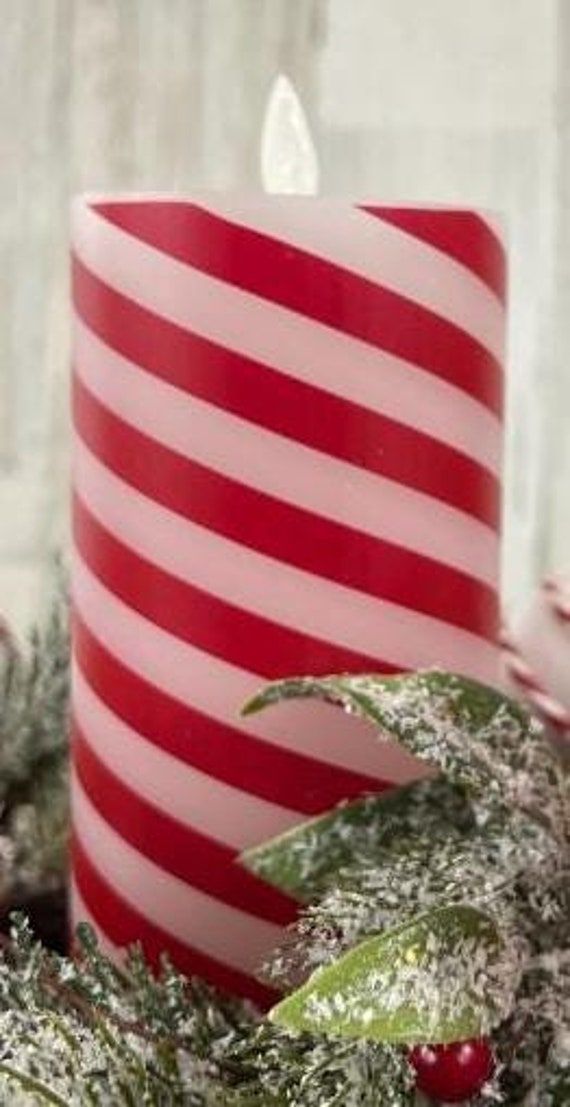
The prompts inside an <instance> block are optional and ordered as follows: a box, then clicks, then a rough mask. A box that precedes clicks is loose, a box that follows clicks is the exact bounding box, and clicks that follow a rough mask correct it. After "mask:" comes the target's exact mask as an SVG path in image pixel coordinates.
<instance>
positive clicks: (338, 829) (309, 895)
mask: <svg viewBox="0 0 570 1107" xmlns="http://www.w3.org/2000/svg"><path fill="white" fill-rule="evenodd" d="M471 824H472V815H471V813H470V811H469V808H468V806H467V805H466V802H465V795H464V793H463V791H461V790H459V789H457V788H456V787H454V786H452V785H451V784H450V783H449V782H448V781H446V780H444V779H443V778H441V777H440V778H438V779H435V780H420V781H415V782H414V783H413V784H408V785H406V786H405V787H403V788H394V789H392V790H389V791H386V792H384V793H382V794H381V795H378V796H364V797H363V798H362V799H358V800H355V801H353V802H352V803H344V804H341V805H340V806H339V807H337V808H335V809H334V810H332V811H327V812H326V814H324V815H320V816H319V817H317V818H315V819H309V820H308V821H306V822H304V823H300V824H299V825H298V826H295V827H293V828H292V829H291V830H288V831H286V832H285V833H284V834H281V835H279V836H278V837H276V838H273V839H271V840H270V841H268V842H264V843H263V844H262V845H259V846H254V847H253V848H251V849H249V850H246V851H245V853H243V854H242V856H241V862H242V864H243V865H245V867H246V868H247V869H249V870H250V871H251V872H254V873H255V874H256V875H257V876H260V877H261V878H262V879H263V880H265V881H267V883H268V884H272V885H274V887H276V888H280V889H281V890H283V891H285V892H287V893H288V894H289V895H291V896H293V897H294V898H296V899H297V900H299V901H300V902H301V903H309V902H311V901H312V900H315V899H317V898H319V897H320V896H321V895H323V894H324V892H326V891H327V890H328V889H329V888H330V887H331V885H332V884H333V883H334V881H335V878H336V877H337V875H338V873H339V871H340V870H341V869H345V868H348V867H349V866H354V865H363V864H373V863H378V862H379V861H380V860H381V859H382V855H383V854H384V853H385V851H386V850H387V849H389V848H390V847H391V845H392V844H395V845H396V846H398V847H400V848H402V847H404V846H405V844H406V841H407V840H409V839H410V838H414V839H415V838H417V836H418V835H419V834H422V835H426V834H428V835H432V834H433V835H436V834H439V835H441V834H442V833H445V832H446V831H447V830H451V829H453V830H454V831H455V832H458V831H460V830H462V829H466V828H467V827H470V826H471Z"/></svg>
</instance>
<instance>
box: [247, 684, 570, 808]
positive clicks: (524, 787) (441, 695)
mask: <svg viewBox="0 0 570 1107" xmlns="http://www.w3.org/2000/svg"><path fill="white" fill-rule="evenodd" d="M299 697H309V698H315V699H321V700H325V701H327V702H329V703H334V704H338V705H339V706H341V707H342V708H344V710H345V711H347V712H349V713H353V714H357V715H359V716H361V717H362V718H364V719H367V720H368V721H369V722H371V723H373V724H374V725H376V726H377V728H378V729H379V731H380V733H381V734H382V735H384V736H386V735H387V736H390V737H392V738H395V739H396V740H397V741H399V742H401V743H402V745H403V746H405V747H406V749H408V750H409V751H410V752H411V753H412V754H414V755H415V756H416V757H418V758H420V759H421V760H423V761H427V762H429V763H430V764H432V765H435V766H437V767H438V768H439V769H441V770H442V772H443V773H444V774H445V775H446V776H447V777H448V778H449V779H450V780H452V781H454V782H456V783H458V784H460V785H462V786H464V787H466V788H467V789H469V790H470V791H471V792H472V793H474V794H475V795H478V796H484V798H485V800H486V802H488V803H491V802H493V800H497V801H499V802H503V803H506V804H507V805H508V804H516V803H517V802H519V798H520V797H521V796H522V797H523V798H524V804H525V805H526V806H527V807H531V808H533V810H535V811H536V812H537V813H539V817H540V818H541V819H542V821H544V822H545V823H546V822H548V823H549V824H550V825H551V826H555V825H558V826H560V824H561V821H562V817H563V816H562V811H563V803H562V798H561V795H562V793H561V787H562V786H561V773H560V770H559V767H558V765H557V762H556V759H555V757H554V755H553V753H552V751H551V750H550V749H549V747H548V744H547V743H546V741H545V740H544V738H543V735H542V731H541V728H540V726H539V724H537V723H535V722H534V721H533V720H532V718H531V717H530V715H529V714H528V712H527V711H526V709H525V708H523V707H521V705H520V704H518V703H517V702H516V701H514V700H512V699H510V698H509V697H508V696H505V695H503V694H502V693H501V692H498V691H497V690H496V689H494V688H488V687H486V686H485V685H482V684H479V683H478V682H477V681H474V680H469V679H468V678H467V677H464V676H458V675H456V674H454V673H446V672H441V671H438V670H428V671H425V672H419V673H409V674H403V675H400V676H389V677H384V676H381V675H377V674H374V673H372V674H363V675H358V676H353V675H341V676H330V677H300V678H292V679H289V680H281V681H277V682H275V683H273V684H270V685H268V686H267V687H266V688H265V689H263V690H262V691H261V692H260V693H259V694H258V695H257V696H254V698H253V699H252V700H250V701H249V703H247V704H246V705H245V707H244V709H243V712H244V714H246V715H251V714H254V713H255V712H257V711H261V710H262V709H263V708H265V707H268V706H269V705H270V704H275V703H278V702H279V701H281V700H287V699H295V698H299Z"/></svg>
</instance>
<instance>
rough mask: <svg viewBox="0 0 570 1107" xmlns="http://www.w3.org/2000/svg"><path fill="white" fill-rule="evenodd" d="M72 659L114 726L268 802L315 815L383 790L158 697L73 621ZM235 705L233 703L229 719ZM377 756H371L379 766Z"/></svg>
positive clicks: (377, 782) (369, 779) (380, 784)
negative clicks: (118, 721) (120, 723)
mask: <svg viewBox="0 0 570 1107" xmlns="http://www.w3.org/2000/svg"><path fill="white" fill-rule="evenodd" d="M74 654H75V658H76V660H77V663H78V664H79V666H80V668H81V671H82V672H83V674H84V676H85V679H86V680H87V682H88V684H89V685H90V686H91V688H92V689H93V691H94V692H95V694H96V695H97V696H98V697H99V699H100V700H101V701H102V702H103V703H104V704H106V706H107V707H108V708H109V710H110V711H112V712H113V713H114V714H115V715H116V716H117V717H118V718H119V719H122V720H123V722H125V723H126V724H127V726H129V727H131V728H132V730H134V731H136V732H137V733H138V734H140V735H141V736H142V737H143V738H146V739H147V741H149V742H152V744H153V745H155V746H157V747H158V749H161V750H164V751H165V752H166V753H170V754H172V755H173V756H174V757H177V758H179V759H180V761H183V762H184V763H185V764H187V765H191V766H192V767H193V768H195V769H198V770H199V771H200V772H203V773H207V774H208V775H209V776H212V777H214V778H215V779H216V780H220V781H223V782H224V783H225V784H229V785H230V786H231V787H233V788H238V789H240V790H241V791H243V792H247V793H249V794H251V795H254V796H259V797H260V798H261V799H265V800H267V801H268V802H269V803H275V804H277V805H278V806H280V807H285V808H288V809H290V810H291V811H298V812H299V814H300V815H307V816H309V815H319V814H321V813H322V812H323V811H326V810H328V809H329V808H330V807H335V806H336V805H337V804H338V803H341V802H342V800H344V799H347V798H353V797H356V796H359V795H364V794H366V793H368V792H379V791H382V790H383V789H384V788H386V787H389V785H388V783H387V782H386V781H383V780H382V779H381V778H380V776H379V777H378V778H375V777H373V776H365V775H364V774H363V773H358V772H352V771H351V770H350V769H344V768H341V767H340V766H337V765H332V764H328V763H324V762H322V761H317V760H316V759H315V758H312V757H309V756H307V755H305V754H301V753H293V752H290V751H289V750H287V749H283V748H281V747H280V746H277V745H273V744H272V743H270V742H265V741H264V740H263V739H262V738H256V737H254V736H253V735H251V734H246V733H244V732H243V731H241V730H238V729H237V728H234V727H232V726H230V725H229V724H228V723H221V722H218V721H217V720H215V719H212V718H210V717H209V716H208V715H205V714H204V713H203V712H201V711H199V710H197V709H196V708H193V707H189V706H188V705H187V704H184V703H181V702H180V700H177V699H175V698H174V697H173V696H170V695H168V694H167V693H166V692H162V691H161V690H160V689H159V688H157V687H156V686H155V685H153V684H150V683H149V682H148V681H146V680H144V679H143V678H142V677H139V676H137V675H136V673H134V672H132V671H131V670H130V669H128V668H127V666H126V665H124V664H123V663H122V662H121V661H119V660H118V659H117V658H116V657H115V656H114V655H113V654H112V653H111V652H110V651H109V650H108V649H107V648H106V647H105V646H103V645H102V643H101V642H99V641H98V639H97V638H96V637H95V636H94V635H93V634H92V633H91V631H90V630H89V629H88V627H87V626H86V625H85V623H84V622H83V620H82V619H81V617H80V615H79V613H78V611H77V610H76V611H75V614H74ZM239 707H240V704H236V715H237V712H238V710H239ZM381 758H382V753H381V750H379V751H378V763H379V766H380V765H381Z"/></svg>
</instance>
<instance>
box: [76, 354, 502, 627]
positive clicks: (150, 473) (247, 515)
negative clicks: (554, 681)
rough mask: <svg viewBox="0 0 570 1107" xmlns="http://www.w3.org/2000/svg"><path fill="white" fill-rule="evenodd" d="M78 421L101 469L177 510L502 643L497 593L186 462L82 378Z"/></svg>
mask: <svg viewBox="0 0 570 1107" xmlns="http://www.w3.org/2000/svg"><path fill="white" fill-rule="evenodd" d="M74 416H75V425H76V429H77V432H78V433H79V434H80V436H81V437H82V438H83V440H84V442H85V443H86V445H87V446H88V447H89V449H90V450H91V451H92V452H93V453H94V454H96V456H97V457H98V458H99V459H100V460H101V461H102V462H103V464H105V465H107V466H108V467H109V468H110V469H112V470H113V472H114V473H116V474H117V475H118V476H120V477H121V479H122V480H125V481H126V482H127V483H129V484H131V485H133V486H134V487H135V488H137V489H139V491H141V492H143V493H144V494H145V495H146V496H148V497H149V498H150V499H153V500H155V501H156V502H158V503H161V504H163V505H164V506H165V507H167V508H169V509H170V510H172V511H175V512H178V513H179V514H181V515H183V516H185V517H186V518H188V519H192V520H193V521H194V522H195V523H199V524H200V525H201V526H204V527H207V528H208V529H210V530H213V531H215V532H216V533H218V534H223V535H224V536H225V537H226V538H229V539H231V540H232V541H235V542H239V543H240V544H241V545H244V546H247V547H249V548H251V549H254V550H257V551H259V552H261V553H264V554H266V555H268V556H269V557H274V558H277V559H278V560H279V561H284V562H287V563H288V564H291V565H296V566H297V567H298V568H300V569H304V570H305V571H306V572H309V573H314V574H316V575H317V576H323V577H327V578H328V579H329V580H334V581H336V582H337V583H338V584H343V585H346V586H348V587H349V588H355V589H358V590H359V591H361V592H364V593H367V594H369V595H372V596H377V597H378V598H380V599H385V600H390V601H391V602H393V603H396V604H398V605H400V606H404V607H408V608H410V609H411V610H412V611H422V612H424V613H425V614H426V615H431V616H433V617H434V618H436V619H441V620H443V621H445V622H447V623H450V624H452V625H453V626H457V627H461V628H464V629H466V630H470V631H472V632H473V633H475V634H479V635H481V636H482V637H484V638H491V639H493V640H494V639H495V635H496V625H497V597H496V594H495V593H494V591H493V590H492V589H491V588H490V587H488V586H487V585H485V584H483V583H482V582H481V581H477V580H475V579H474V578H472V577H470V576H468V575H467V574H466V573H463V572H461V571H460V570H458V569H454V568H451V567H450V566H447V565H443V564H442V563H440V562H438V561H435V560H433V559H432V558H429V557H424V556H423V555H421V554H418V553H414V552H412V551H411V550H407V549H404V548H403V547H401V546H396V545H394V544H393V543H390V542H387V541H384V540H383V539H380V538H376V537H373V536H372V535H369V534H364V533H362V532H360V531H357V530H354V529H353V528H352V527H349V526H345V525H343V524H341V523H338V522H333V521H332V520H329V519H325V518H323V517H321V516H319V515H314V514H312V513H311V512H309V511H306V510H304V509H302V508H299V507H296V506H292V505H290V504H287V503H284V502H283V501H281V500H278V499H276V498H275V497H273V496H270V495H267V494H265V493H263V492H259V491H257V490H256V489H253V488H250V487H248V486H246V485H244V484H240V483H239V482H238V481H236V480H233V479H231V478H230V477H226V476H222V474H220V473H217V472H214V471H213V470H211V469H208V468H206V467H205V466H203V465H200V464H199V463H198V462H195V461H191V460H190V459H188V458H185V457H182V456H181V455H180V454H178V453H176V452H175V451H173V450H169V449H167V448H166V447H165V446H163V445H161V444H160V443H159V442H157V441H156V440H154V439H152V438H149V437H148V436H147V435H146V434H143V433H142V432H141V431H138V430H135V428H134V427H131V426H130V425H129V424H127V423H125V422H123V420H121V419H119V418H118V417H117V416H116V415H114V414H113V413H112V412H111V411H110V410H109V409H107V408H106V407H104V406H103V405H102V404H101V403H100V402H99V401H98V400H97V399H96V398H95V396H94V395H93V394H92V393H91V392H89V390H88V389H86V388H85V386H84V385H83V384H82V383H81V381H80V380H79V379H78V377H77V375H76V377H75V383H74ZM426 525H427V523H426Z"/></svg>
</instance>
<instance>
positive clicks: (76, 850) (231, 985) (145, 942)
mask: <svg viewBox="0 0 570 1107" xmlns="http://www.w3.org/2000/svg"><path fill="white" fill-rule="evenodd" d="M72 865H73V873H74V876H75V881H76V883H77V888H78V891H79V894H80V895H81V898H82V899H83V901H84V903H85V906H86V907H87V909H88V911H89V913H90V915H91V916H92V917H93V920H94V921H95V923H96V924H97V926H99V927H100V928H101V930H102V931H103V933H104V934H105V935H106V936H107V938H108V939H109V940H110V941H111V942H112V943H113V945H116V946H118V947H119V948H124V947H126V946H130V945H133V944H134V943H135V942H140V943H141V945H142V948H143V950H144V954H145V957H146V959H147V961H148V963H149V964H150V965H151V967H152V968H153V969H156V970H157V971H158V970H159V969H160V967H161V958H162V955H163V954H164V953H165V952H167V953H168V955H169V957H170V959H171V961H172V963H173V964H174V965H175V966H176V967H177V968H178V970H179V971H180V972H182V973H185V974H186V975H187V976H198V977H200V978H201V979H202V980H207V981H208V982H209V983H210V984H213V985H214V986H215V987H217V988H220V989H222V990H223V991H226V992H230V993H233V994H234V995H241V996H245V997H247V998H248V999H251V1000H252V1001H253V1002H254V1003H256V1004H257V1005H258V1006H259V1007H261V1008H262V1009H266V1008H267V1007H270V1006H271V1005H272V1004H273V1003H275V1001H276V999H277V998H278V996H277V995H276V993H275V992H273V991H272V990H271V989H270V988H266V987H264V985H263V984H259V983H258V982H257V981H256V980H254V979H253V978H252V977H249V976H247V975H246V974H245V973H242V972H239V971H238V970H237V969H232V968H230V966H229V965H223V964H222V963H221V962H220V961H216V960H214V958H213V957H209V956H208V955H207V954H205V953H200V952H199V951H198V950H195V949H192V947H191V946H189V945H186V944H185V943H184V942H180V941H179V940H178V939H177V938H174V937H173V936H172V935H171V934H168V933H167V932H166V931H164V930H162V929H161V928H160V927H158V926H155V925H154V923H151V922H150V921H149V920H148V919H145V917H144V915H141V914H140V913H139V912H138V911H136V910H135V909H134V908H133V907H131V906H130V905H129V904H128V903H127V902H126V901H125V900H124V899H123V898H122V896H119V895H118V894H117V893H116V892H115V891H114V890H113V889H112V888H111V887H110V886H109V884H108V883H107V881H106V880H105V879H104V877H103V876H102V875H101V874H100V873H99V872H98V871H97V869H96V868H95V866H94V865H93V864H92V862H91V861H90V859H89V857H88V856H87V853H86V851H85V850H84V848H83V846H82V845H81V843H80V841H79V839H78V838H77V836H75V837H74V839H73V841H72Z"/></svg>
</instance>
